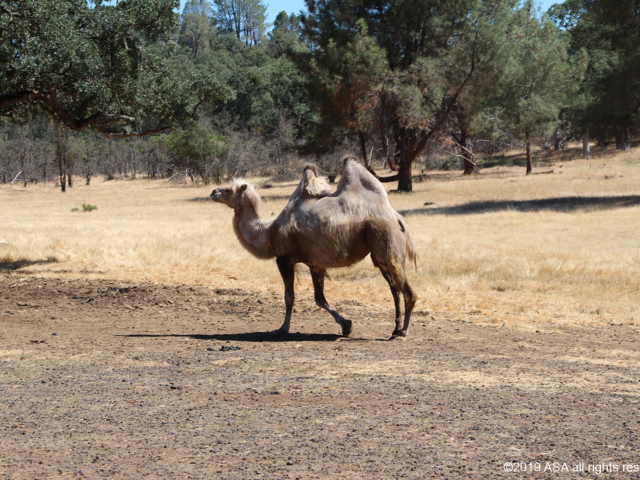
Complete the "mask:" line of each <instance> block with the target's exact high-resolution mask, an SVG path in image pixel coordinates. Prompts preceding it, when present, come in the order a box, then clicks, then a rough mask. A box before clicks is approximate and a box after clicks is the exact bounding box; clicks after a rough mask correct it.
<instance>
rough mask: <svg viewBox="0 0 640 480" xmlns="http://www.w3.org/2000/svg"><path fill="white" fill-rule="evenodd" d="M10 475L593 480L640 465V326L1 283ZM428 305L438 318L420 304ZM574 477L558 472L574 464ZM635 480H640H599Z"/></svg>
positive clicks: (2, 423) (201, 292)
mask: <svg viewBox="0 0 640 480" xmlns="http://www.w3.org/2000/svg"><path fill="white" fill-rule="evenodd" d="M0 292H1V293H0V326H1V329H0V474H2V475H3V476H4V478H8V479H20V478H79V477H80V478H81V477H87V478H123V479H132V478H143V477H151V478H227V479H245V478H269V479H271V478H273V479H278V478H282V479H286V478H288V479H294V478H301V479H307V478H340V479H343V478H354V479H373V478H384V479H386V478H431V477H436V478H438V477H441V478H450V479H486V478H499V477H503V478H531V477H535V478H554V479H558V478H581V477H584V478H593V477H594V475H593V473H589V472H584V473H557V472H555V473H554V472H546V473H545V472H539V473H533V474H531V473H522V472H520V473H519V472H515V473H514V472H506V471H504V467H503V464H504V463H505V462H540V464H541V466H542V468H545V466H546V462H550V463H553V462H558V464H559V465H560V466H561V465H562V464H563V463H566V464H567V466H568V467H569V468H571V466H572V465H574V464H579V463H580V462H584V464H585V465H589V464H592V465H595V464H602V463H611V464H615V465H620V466H621V465H625V464H639V463H640V457H639V456H638V454H637V452H638V451H639V450H640V444H639V441H638V432H639V431H640V423H639V422H640V412H639V411H638V399H639V397H638V393H639V391H640V388H639V387H640V385H639V383H638V380H639V379H640V376H639V375H638V373H639V372H638V370H639V367H640V363H639V362H638V360H639V357H640V345H639V344H638V341H637V337H638V335H637V333H638V332H637V331H636V330H635V329H633V328H632V327H627V326H622V325H617V324H616V325H611V326H609V327H606V328H605V327H598V328H566V329H561V328H556V327H554V326H553V325H551V326H548V325H547V326H539V327H538V330H537V331H536V330H535V329H532V330H531V331H530V332H524V331H518V330H513V329H509V328H505V327H498V326H493V325H490V324H481V323H478V322H477V321H476V316H474V315H472V314H470V315H468V316H467V317H460V316H459V315H455V316H454V315H450V314H446V313H439V312H428V311H425V310H421V311H419V312H417V313H416V314H415V316H414V321H413V327H412V329H411V331H410V337H409V339H408V340H407V341H406V342H402V341H387V338H388V337H389V335H390V333H391V331H392V330H393V325H392V323H393V322H392V311H391V309H389V310H388V311H378V310H375V309H372V308H369V307H367V306H364V305H361V304H359V303H358V302H354V301H352V302H344V303H342V304H338V305H337V307H338V310H340V311H341V312H343V313H344V314H345V316H346V317H347V318H350V319H353V320H354V334H353V338H349V339H343V338H341V337H339V336H338V333H339V331H340V330H339V327H338V325H336V324H335V323H333V320H332V319H331V317H330V316H329V315H328V314H326V313H325V312H323V311H320V310H318V309H317V308H316V307H315V305H314V304H313V302H312V299H310V298H300V299H299V300H298V303H297V310H298V311H297V313H295V314H294V319H293V326H292V331H293V332H297V333H293V334H291V335H289V336H287V337H274V336H272V335H269V334H267V333H263V332H267V331H270V330H273V329H275V328H277V327H278V326H279V325H280V323H281V321H282V317H283V312H284V305H283V301H282V300H281V298H280V297H279V296H278V297H270V296H264V295H256V294H254V293H252V292H247V291H242V290H233V289H231V290H210V289H206V288H196V287H189V286H171V287H170V286H162V285H152V284H137V285H134V284H123V283H118V282H105V281H86V280H77V281H73V280H69V281H64V280H52V279H38V278H31V277H26V276H25V277H23V276H18V275H11V274H6V275H0ZM420 308H428V299H424V300H423V303H422V305H421V306H420ZM558 468H560V467H558ZM609 476H611V477H616V478H621V477H622V478H638V473H617V474H603V475H601V476H599V477H598V478H607V477H609Z"/></svg>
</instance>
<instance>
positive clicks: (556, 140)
mask: <svg viewBox="0 0 640 480" xmlns="http://www.w3.org/2000/svg"><path fill="white" fill-rule="evenodd" d="M560 148H562V147H561V142H560V136H559V135H558V130H555V131H554V132H553V149H554V150H555V151H556V152H557V151H558V150H560Z"/></svg>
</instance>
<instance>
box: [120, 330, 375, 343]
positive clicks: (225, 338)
mask: <svg viewBox="0 0 640 480" xmlns="http://www.w3.org/2000/svg"><path fill="white" fill-rule="evenodd" d="M116 337H126V338H192V339H194V340H205V341H207V340H208V341H212V340H218V341H222V342H250V343H264V342H269V343H282V342H335V341H338V340H342V341H345V340H346V341H362V340H370V339H365V338H352V337H349V338H345V337H343V336H342V335H337V334H331V333H300V332H296V333H290V334H288V335H280V334H275V333H272V332H245V333H218V334H213V335H202V334H182V335H180V334H165V335H153V334H145V333H138V334H133V335H116Z"/></svg>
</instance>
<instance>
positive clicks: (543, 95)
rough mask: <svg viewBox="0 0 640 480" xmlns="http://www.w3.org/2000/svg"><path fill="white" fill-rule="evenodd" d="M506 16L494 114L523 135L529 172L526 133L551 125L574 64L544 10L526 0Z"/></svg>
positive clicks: (572, 82)
mask: <svg viewBox="0 0 640 480" xmlns="http://www.w3.org/2000/svg"><path fill="white" fill-rule="evenodd" d="M512 18H513V21H512V23H511V30H512V36H513V39H512V42H511V46H512V47H513V49H512V52H511V55H510V61H509V63H508V66H507V68H508V69H507V72H506V74H505V75H504V77H503V78H504V81H503V82H501V84H500V95H498V97H497V99H496V100H497V103H498V112H499V113H498V114H497V116H498V117H501V118H502V120H503V122H505V125H506V128H507V129H510V130H512V131H513V132H514V133H516V134H518V135H519V136H521V137H522V138H523V139H524V141H525V147H526V157H527V166H526V173H527V174H530V173H531V172H532V161H531V139H532V136H533V135H535V134H536V133H538V132H540V131H541V130H544V129H549V128H552V127H553V126H554V125H555V123H556V122H557V120H558V115H559V112H560V109H561V108H562V107H563V106H565V105H566V104H567V103H568V95H569V94H570V93H572V91H574V90H575V89H576V87H577V86H578V81H577V78H576V76H577V75H579V74H580V67H579V66H573V65H572V64H571V63H570V62H569V57H568V54H567V52H566V43H565V41H564V39H563V37H561V36H560V35H559V34H558V29H557V27H556V26H555V25H554V24H553V22H552V21H551V20H550V19H549V17H548V16H547V15H542V17H539V16H538V14H537V12H536V10H535V8H534V4H533V2H532V1H531V0H528V1H527V2H526V3H524V4H523V5H522V6H521V7H520V8H519V9H518V10H517V11H515V13H514V15H513V17H512Z"/></svg>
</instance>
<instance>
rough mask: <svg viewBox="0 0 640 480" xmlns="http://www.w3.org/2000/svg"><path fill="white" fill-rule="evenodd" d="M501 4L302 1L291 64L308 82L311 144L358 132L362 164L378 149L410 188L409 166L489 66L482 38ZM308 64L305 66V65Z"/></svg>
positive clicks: (503, 10) (501, 11)
mask: <svg viewBox="0 0 640 480" xmlns="http://www.w3.org/2000/svg"><path fill="white" fill-rule="evenodd" d="M511 6H512V4H510V3H509V2H507V1H500V0H496V1H486V2H482V1H478V2H475V1H471V0H469V1H466V0H457V1H444V0H442V1H441V0H428V1H418V0H402V1H399V2H391V1H384V2H373V1H371V0H360V1H356V2H348V3H344V2H340V1H338V0H318V1H315V0H307V8H308V10H309V14H308V15H306V16H304V17H303V18H302V23H303V25H304V29H303V32H304V36H305V38H306V39H307V41H308V42H309V44H310V45H312V47H313V48H312V49H311V50H310V53H309V54H307V56H308V57H311V58H308V59H307V58H305V55H299V56H298V59H299V61H298V65H299V66H300V67H301V68H303V69H304V70H305V71H306V72H307V74H308V77H309V79H310V85H312V90H313V91H314V92H315V94H314V95H313V97H312V98H313V99H314V100H315V101H316V105H317V107H318V109H319V112H320V118H321V125H320V127H321V128H319V129H318V132H317V134H316V136H315V140H316V143H318V144H325V145H326V143H327V140H328V139H330V138H335V137H336V135H340V134H341V135H353V136H356V137H357V138H358V139H359V143H360V146H361V154H362V155H363V157H364V160H365V163H368V156H367V153H368V149H369V147H370V145H371V144H375V145H376V146H379V149H380V150H381V151H382V152H383V156H384V158H385V159H386V162H387V164H388V166H389V167H390V168H391V169H392V170H394V171H396V172H397V173H396V174H395V175H391V176H388V177H383V178H381V180H382V181H396V180H397V181H398V190H402V191H410V190H411V189H412V181H411V166H412V164H413V162H414V161H415V160H416V158H418V156H419V155H420V154H421V153H422V152H423V151H424V149H425V147H426V146H427V143H428V142H429V140H431V139H433V138H434V136H436V135H437V134H439V132H440V131H441V129H442V127H443V126H444V125H445V122H446V121H447V120H448V119H449V118H450V114H451V111H452V109H453V107H454V106H455V105H456V104H458V102H459V101H460V99H461V95H463V94H464V92H465V91H466V90H467V89H469V88H470V86H471V85H472V84H473V82H474V79H476V78H478V76H479V75H480V72H482V71H483V70H484V69H485V64H488V63H493V61H494V55H493V54H492V53H490V52H491V51H492V48H493V47H491V48H488V46H489V45H490V44H491V38H490V36H491V35H495V31H494V29H493V28H492V26H493V25H496V24H499V23H500V22H501V18H502V16H504V15H506V14H507V13H508V12H509V9H510V8H511ZM306 65H309V67H306Z"/></svg>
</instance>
